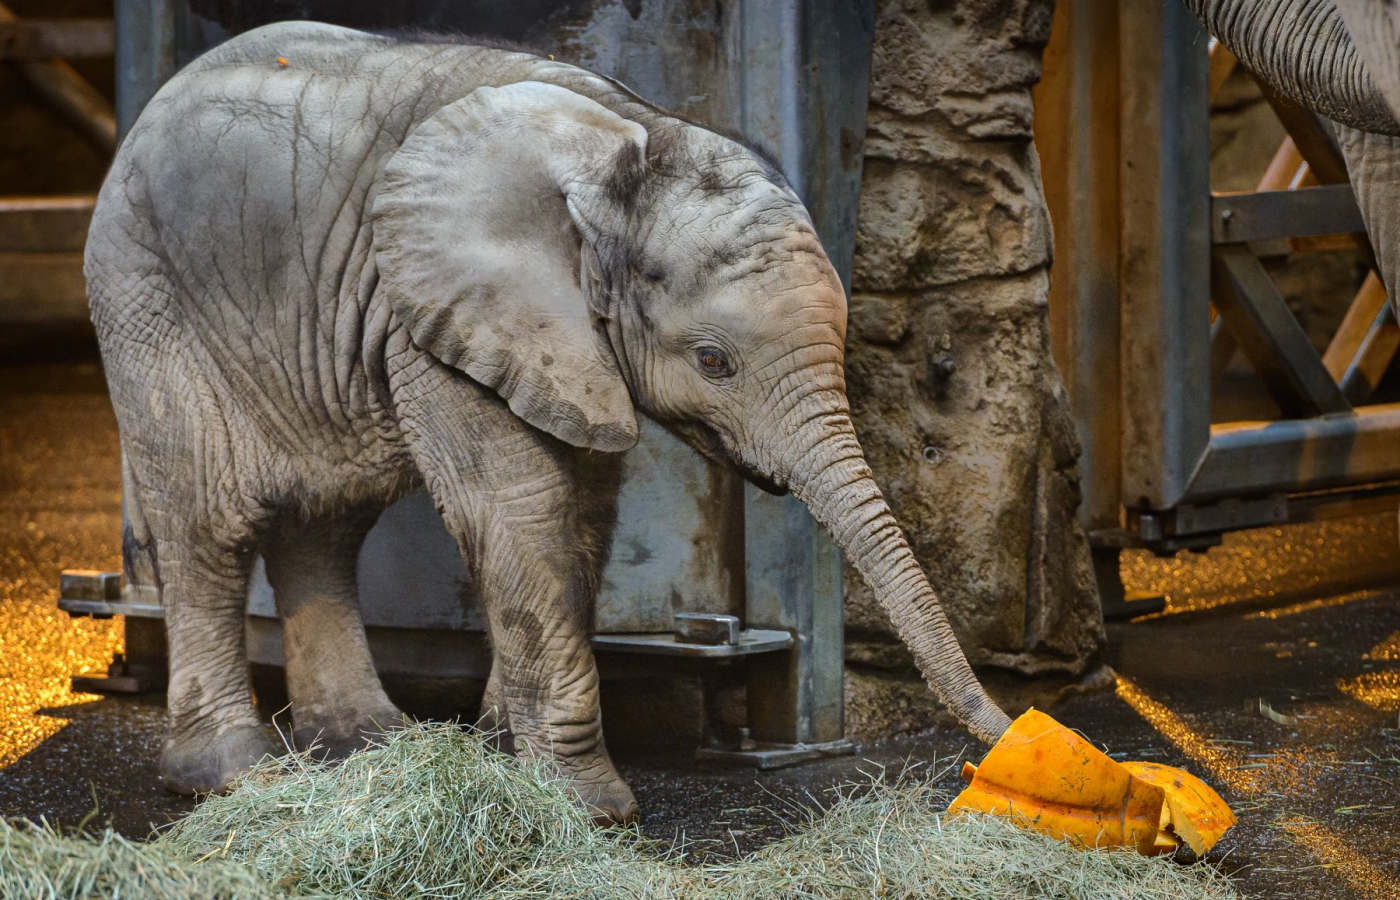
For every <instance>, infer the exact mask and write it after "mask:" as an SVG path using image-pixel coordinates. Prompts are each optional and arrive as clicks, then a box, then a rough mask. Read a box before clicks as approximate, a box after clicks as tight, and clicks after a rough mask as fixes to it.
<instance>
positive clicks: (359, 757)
mask: <svg viewBox="0 0 1400 900" xmlns="http://www.w3.org/2000/svg"><path fill="white" fill-rule="evenodd" d="M946 805H947V798H946V797H941V796H939V795H938V794H937V793H936V792H935V791H934V789H932V788H931V787H929V786H928V785H926V784H919V783H913V782H907V783H896V784H876V785H874V786H872V787H871V788H870V789H869V790H868V791H866V792H865V793H863V794H862V795H861V796H848V797H845V798H843V799H841V800H840V801H839V802H837V803H835V804H834V805H833V806H832V808H831V809H830V810H829V811H827V812H826V813H824V814H820V815H817V814H813V816H812V817H811V818H810V819H809V820H808V821H806V822H804V823H802V826H801V827H799V828H795V829H794V831H793V833H792V834H790V835H789V836H788V837H786V838H784V839H782V840H779V841H777V842H775V843H773V844H771V845H769V846H768V847H766V848H765V849H764V850H762V851H761V852H759V853H756V854H753V855H751V856H749V857H746V858H744V859H742V860H739V861H737V862H733V863H727V864H723V865H707V866H690V865H685V864H683V863H682V862H681V861H680V860H679V859H677V858H676V857H675V856H674V854H672V853H671V852H670V851H668V850H666V849H665V848H659V847H657V846H655V845H653V844H649V843H647V842H645V841H643V840H641V839H640V838H638V837H637V836H636V835H635V834H634V833H629V832H623V831H619V830H609V831H600V830H598V829H596V828H593V827H592V826H590V825H589V824H588V821H587V820H586V818H585V817H584V816H583V814H582V813H581V812H580V811H579V810H578V809H577V808H576V807H575V806H574V804H573V803H572V802H571V798H570V795H569V793H568V790H567V788H566V787H565V786H564V785H562V784H560V783H558V782H556V781H553V780H551V779H550V778H549V777H548V775H547V772H546V770H545V768H544V766H543V764H529V763H521V762H517V761H515V760H513V759H509V758H507V757H504V756H502V755H500V754H497V753H495V752H493V751H492V750H491V749H490V748H489V746H488V744H487V743H486V742H485V741H484V740H483V739H482V738H481V737H480V736H479V735H476V734H472V733H469V732H466V731H462V730H460V729H456V728H452V727H447V726H422V727H415V728H411V729H408V730H405V731H403V732H399V733H396V734H394V735H393V736H391V737H390V738H388V739H386V741H385V743H384V745H383V746H381V747H377V748H374V749H371V750H368V751H366V752H363V753H358V754H355V755H354V756H353V757H351V758H350V759H349V760H347V761H346V762H344V763H342V764H341V765H339V766H334V767H329V766H321V765H318V764H315V763H312V762H309V761H308V760H306V759H304V758H295V757H294V758H290V759H286V760H282V761H278V762H269V763H267V764H265V765H263V766H261V767H260V768H258V769H256V770H255V771H254V772H253V773H252V774H251V775H250V776H249V777H248V778H247V779H245V780H244V781H243V782H242V783H241V784H240V785H239V787H238V788H237V789H236V790H235V791H233V792H232V793H231V794H229V795H228V796H224V797H213V798H210V799H208V800H206V801H205V802H204V803H202V804H200V806H199V807H198V808H196V809H195V810H194V812H192V813H191V814H190V815H189V816H188V817H186V818H184V819H182V820H181V821H179V822H178V823H176V824H175V825H174V826H172V827H171V828H170V829H169V830H168V831H167V832H166V833H165V834H163V835H162V836H161V837H160V838H159V839H158V840H156V841H155V842H154V843H152V844H148V845H136V844H131V843H129V842H127V841H125V840H123V839H121V838H120V837H117V836H114V835H111V834H110V833H109V834H104V835H103V836H101V837H100V838H74V837H62V836H60V835H58V834H56V833H54V832H53V831H51V830H47V829H43V828H39V827H37V826H32V825H10V826H4V827H3V828H0V897H12V896H14V897H18V896H24V897H36V898H44V900H50V898H52V900H70V898H87V897H113V898H137V897H140V898H160V900H164V898H186V897H198V898H206V897H211V898H224V897H228V898H233V897H239V898H243V897H247V898H254V900H261V898H273V897H334V898H355V900H360V898H364V900H369V898H376V900H378V898H384V897H394V898H492V900H524V898H532V900H533V898H544V897H568V898H578V900H587V898H597V900H622V898H626V900H650V898H654V900H718V898H765V900H766V898H799V897H800V898H814V900H828V898H829V900H847V898H850V900H854V898H863V900H864V898H872V897H879V898H959V900H1022V898H1027V900H1029V898H1063V900H1090V898H1124V900H1126V898H1140V900H1169V898H1170V900H1175V898H1182V900H1185V898H1190V900H1227V898H1229V900H1235V898H1237V896H1238V895H1237V894H1236V892H1235V891H1234V889H1233V888H1232V887H1231V886H1230V884H1229V882H1228V881H1227V879H1226V878H1225V877H1224V876H1223V875H1221V874H1219V872H1217V871H1216V870H1215V869H1214V868H1211V867H1210V866H1206V865H1195V866H1190V867H1185V866H1181V865H1177V864H1174V863H1172V862H1170V861H1169V860H1167V859H1162V858H1158V859H1145V858H1143V857H1140V856H1138V855H1137V854H1135V853H1132V852H1126V851H1125V852H1105V851H1095V852H1086V851H1083V850H1078V849H1075V848H1073V847H1071V846H1069V845H1067V844H1064V843H1061V842H1058V841H1055V840H1051V839H1049V838H1046V837H1042V836H1040V835H1037V834H1033V833H1029V832H1026V831H1022V830H1020V829H1017V828H1015V827H1013V826H1012V825H1010V824H1009V823H1007V822H1004V821H1001V820H997V819H991V818H986V817H980V816H961V817H956V818H951V819H946V820H945V819H944V818H943V817H942V816H941V815H940V814H939V812H938V811H939V810H941V809H942V808H943V807H944V806H946Z"/></svg>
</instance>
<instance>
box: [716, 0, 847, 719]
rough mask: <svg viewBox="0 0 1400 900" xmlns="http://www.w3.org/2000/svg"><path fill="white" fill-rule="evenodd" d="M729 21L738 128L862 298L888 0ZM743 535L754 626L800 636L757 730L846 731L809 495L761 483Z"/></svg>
mask: <svg viewBox="0 0 1400 900" xmlns="http://www.w3.org/2000/svg"><path fill="white" fill-rule="evenodd" d="M728 24H729V27H728V34H727V35H726V43H727V44H728V47H727V49H728V55H729V57H730V58H731V59H736V60H738V61H739V67H738V71H737V72H735V73H734V76H735V77H736V78H737V85H736V96H737V97H738V103H737V105H736V111H737V117H736V118H737V121H735V122H734V123H733V124H734V125H735V126H736V127H737V128H738V130H739V131H740V132H741V133H742V134H743V135H744V136H745V137H747V138H748V139H750V140H752V141H754V142H756V143H758V144H760V145H762V146H763V147H765V148H767V149H768V150H769V151H770V152H772V153H773V154H774V155H775V157H776V158H777V160H778V163H779V165H780V166H781V167H782V169H783V174H784V175H786V176H787V178H788V181H789V182H791V184H792V186H793V188H794V189H795V190H796V191H797V193H798V195H799V196H800V197H802V199H803V201H804V202H805V203H806V204H807V207H808V210H809V211H810V212H811V214H812V222H813V224H814V225H815V226H816V229H817V234H818V235H820V237H821V239H822V244H823V245H824V246H825V248H826V251H827V254H828V255H829V256H830V257H831V260H832V263H833V264H834V265H835V266H836V269H837V272H838V273H839V274H840V276H841V281H842V284H844V285H845V287H846V290H847V291H848V292H849V291H850V287H851V264H852V256H853V253H854V248H855V221H856V206H857V203H858V201H859V198H860V176H861V163H862V147H863V145H864V140H865V110H866V104H867V103H868V102H869V80H870V54H871V47H872V38H873V34H874V28H875V4H874V2H873V0H764V2H744V3H740V4H738V6H737V8H736V9H735V10H734V12H733V15H732V17H731V20H730V22H729V23H728ZM744 535H745V538H744V554H745V562H746V568H747V572H748V575H747V582H746V609H747V616H746V621H745V625H746V626H747V627H749V628H765V629H779V630H785V631H791V632H792V633H793V634H794V635H795V636H796V638H797V646H796V648H795V649H794V651H793V652H792V653H790V654H788V655H787V657H786V658H775V659H762V660H755V662H754V664H752V665H751V666H750V670H749V671H750V674H749V681H748V684H749V720H750V722H751V723H752V726H753V729H754V738H755V739H757V740H758V741H760V742H772V743H783V744H793V743H817V742H826V741H832V740H836V739H839V738H841V737H842V734H843V730H844V723H843V718H844V710H843V708H842V696H843V690H844V684H843V675H844V650H843V648H844V642H843V613H842V598H843V593H844V591H843V583H842V581H843V565H842V560H841V554H840V552H839V551H838V550H837V549H836V547H835V546H834V545H833V544H832V543H831V539H830V537H828V535H827V534H826V532H825V530H823V529H822V528H821V526H820V525H818V524H817V523H816V521H815V520H814V519H813V518H812V516H811V514H810V513H808V512H807V509H806V507H804V506H803V505H802V504H801V503H800V502H799V501H797V500H796V499H794V498H792V497H772V496H769V495H767V494H764V493H763V492H762V491H759V490H758V489H757V488H754V487H752V486H747V487H746V488H745V494H744Z"/></svg>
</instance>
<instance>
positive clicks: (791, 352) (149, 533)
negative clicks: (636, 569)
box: [86, 23, 1007, 822]
mask: <svg viewBox="0 0 1400 900" xmlns="http://www.w3.org/2000/svg"><path fill="white" fill-rule="evenodd" d="M86 272H87V278H88V290H89V294H90V297H91V302H92V315H93V320H94V321H95V323H96V325H97V331H98V335H99V337H100V339H101V344H102V356H103V360H104V363H105V365H106V370H107V377H108V379H109V381H110V385H111V392H112V400H113V403H114V404H115V406H116V412H117V417H118V420H119V422H120V426H121V440H122V449H123V454H124V455H123V458H124V467H125V471H124V473H123V475H124V478H125V484H126V499H127V503H128V507H127V508H128V512H129V518H130V523H131V527H130V533H129V535H128V539H127V542H126V544H127V546H126V550H127V553H128V558H129V559H131V560H139V561H140V562H141V564H142V565H148V566H149V569H150V571H152V572H153V573H154V575H153V577H154V579H155V581H156V583H157V584H158V586H159V588H160V591H161V597H162V602H163V604H164V606H165V621H166V628H167V634H168V637H169V648H170V686H169V734H168V737H167V740H166V743H165V748H164V753H163V755H162V757H161V775H162V778H163V779H164V782H165V784H166V786H167V787H168V788H170V789H171V790H174V791H178V792H203V791H217V790H220V789H222V788H224V787H226V786H227V785H228V784H229V782H230V780H231V779H233V778H235V777H236V776H238V775H239V773H240V772H241V771H243V770H244V769H246V768H247V767H248V766H249V765H250V764H251V763H253V762H254V761H256V760H257V759H258V758H260V757H261V756H262V755H263V754H265V753H269V752H272V751H274V750H275V749H276V746H277V745H276V744H274V743H273V740H272V735H271V732H270V731H269V730H268V729H267V728H266V726H264V725H263V724H262V723H261V721H260V719H259V718H258V717H257V715H256V713H255V710H254V708H253V706H252V704H251V702H250V691H249V681H248V672H247V659H246V655H245V648H244V641H243V619H244V608H245V597H246V594H247V588H248V579H249V571H250V568H251V566H252V564H253V560H254V557H255V555H256V554H257V553H259V552H260V553H262V554H263V556H264V557H265V559H266V561H267V572H268V578H269V580H270V581H271V583H272V586H273V589H274V591H275V593H276V597H277V607H278V611H279V613H280V615H281V617H282V619H283V621H284V627H285V635H286V637H285V641H286V648H285V649H286V657H287V679H288V685H289V690H290V695H291V703H292V716H293V722H294V731H295V734H296V737H297V740H298V741H307V740H310V739H312V738H319V740H320V741H321V743H322V745H323V747H324V749H325V750H326V752H327V753H328V754H330V755H338V754H344V753H348V752H349V751H350V750H352V749H354V748H356V747H359V746H362V745H363V744H364V743H365V742H366V741H367V740H369V739H372V737H373V736H374V735H375V734H376V733H378V732H379V731H380V730H381V729H385V728H388V727H390V726H393V725H394V724H395V723H399V722H401V721H402V714H401V713H400V712H399V711H398V710H397V709H395V708H394V706H393V705H392V704H391V703H390V702H389V700H388V698H387V697H386V696H385V694H384V691H383V689H382V688H381V686H380V684H379V681H378V678H377V676H376V674H375V671H374V667H373V664H372V661H371V659H370V655H369V652H368V650H367V646H366V642H365V634H364V628H363V625H362V623H361V621H360V618H359V612H358V609H357V603H358V601H357V597H356V589H355V561H356V554H357V551H358V548H359V546H360V543H361V540H362V539H363V538H364V536H365V533H366V531H367V530H368V529H369V528H370V526H371V525H372V524H373V523H374V521H375V518H376V516H377V515H378V514H379V512H380V511H381V510H383V509H384V508H385V507H386V506H387V505H388V504H389V503H391V502H392V501H394V500H395V499H396V498H397V497H400V496H401V495H403V494H404V493H406V492H408V491H412V490H416V489H422V488H425V489H426V490H427V491H428V492H429V493H430V494H431V495H432V497H433V498H434V500H435V502H436V504H437V508H438V510H439V511H440V512H441V514H442V517H443V519H444V520H445V522H446V524H447V528H448V530H449V531H450V532H451V533H452V535H453V536H454V537H455V538H456V540H457V543H458V545H459V546H460V548H461V551H462V555H463V557H464V559H465V560H466V562H467V565H468V566H469V568H470V571H471V572H472V575H473V578H474V581H475V584H476V585H478V586H479V590H480V594H481V600H482V603H483V605H484V608H485V610H486V615H487V618H488V620H489V623H490V632H491V640H492V644H493V647H494V652H495V666H494V674H493V678H492V684H491V685H490V693H489V696H490V697H493V698H496V699H497V701H498V702H499V703H500V705H501V706H502V707H503V709H504V712H505V714H506V716H507V717H508V722H509V727H510V729H511V731H512V733H513V735H514V738H515V743H516V745H517V747H519V748H522V749H528V750H530V751H533V752H535V753H541V754H548V755H550V756H552V758H553V759H554V760H555V761H556V764H557V766H558V769H559V770H560V772H561V773H562V774H563V775H564V776H565V777H567V778H568V779H570V780H571V781H572V783H573V784H574V785H575V787H576V789H577V791H578V794H579V797H580V799H581V801H582V802H583V803H585V804H586V805H587V806H588V807H589V808H590V810H591V811H592V812H593V813H594V815H595V816H596V817H597V819H598V820H599V821H617V822H626V821H630V820H633V819H634V818H635V817H636V815H637V806H636V803H635V802H634V800H633V799H632V794H631V791H630V790H629V789H628V787H627V785H626V784H625V783H624V782H623V781H622V779H621V778H620V777H619V776H618V774H617V771H616V770H615V769H614V767H613V764H612V761H611V760H610V759H609V758H608V753H607V750H606V749H605V748H604V745H603V734H602V729H601V726H600V717H599V705H598V673H597V668H596V666H595V664H594V659H593V655H592V653H591V651H590V649H589V635H588V631H589V626H590V620H591V615H592V604H593V601H594V598H595V595H596V592H597V589H598V580H599V571H600V568H601V566H602V564H603V561H604V557H605V554H606V550H607V548H608V546H609V537H610V531H611V528H612V526H613V520H614V517H615V509H616V495H617V491H618V483H619V459H620V454H621V453H622V451H625V450H627V449H628V448H629V447H631V446H632V445H633V444H634V443H635V442H636V440H637V417H638V415H639V414H642V415H646V416H649V417H651V418H652V419H654V420H655V421H657V422H659V423H662V424H663V425H664V426H665V427H666V428H668V429H670V430H671V431H672V432H674V433H675V434H676V435H678V436H679V437H680V438H681V439H682V440H684V441H686V442H687V443H688V444H690V445H691V446H692V447H694V448H695V449H696V450H698V451H699V452H701V453H703V454H705V455H706V456H708V457H709V458H711V459H713V460H716V461H719V462H721V463H724V464H727V465H731V466H734V467H736V468H737V469H739V470H740V471H741V472H742V473H743V474H744V475H745V476H747V477H748V478H749V479H751V480H752V481H754V482H755V483H756V484H759V485H761V486H763V487H765V488H767V489H769V490H771V491H775V492H782V491H789V490H790V491H792V493H793V494H794V495H795V496H797V497H798V498H800V499H801V500H802V501H803V502H805V503H806V504H807V505H808V507H809V508H810V509H811V511H812V513H813V514H814V515H815V517H816V518H817V519H818V520H819V521H820V522H821V523H823V525H824V526H825V527H826V528H828V529H829V530H830V531H831V533H832V534H833V536H834V538H835V540H836V541H837V543H838V544H839V545H840V546H841V547H842V548H843V549H844V550H845V551H846V553H847V555H848V557H849V559H851V560H852V561H853V562H854V564H855V565H856V566H857V567H858V568H859V570H860V572H861V573H862V575H863V576H864V577H865V578H866V579H867V581H869V582H870V584H871V585H872V586H873V588H874V590H875V591H876V593H877V594H878V596H879V598H880V600H881V602H882V603H883V604H884V605H885V608H886V609H887V610H888V611H889V614H890V616H891V618H892V619H893V621H894V622H895V623H896V625H897V626H898V628H899V631H900V634H901V635H902V636H903V637H904V639H905V640H906V641H907V642H908V644H909V645H910V647H911V648H912V649H913V651H914V655H915V657H916V659H917V660H918V663H919V665H920V667H921V668H922V670H923V672H924V674H925V676H926V677H927V678H928V680H929V682H930V684H931V685H932V687H933V689H934V690H935V691H937V693H938V694H939V696H940V697H942V698H943V700H944V701H945V702H946V703H947V705H948V706H949V707H950V708H951V709H952V710H953V711H954V712H955V713H956V714H957V715H958V716H959V717H960V718H961V719H962V721H964V722H965V723H966V724H967V725H968V726H969V727H970V728H971V729H972V731H973V732H974V733H975V734H977V735H978V736H979V737H983V738H984V739H995V738H996V736H997V735H999V734H1000V733H1001V731H1002V730H1003V728H1004V727H1005V726H1006V724H1007V719H1006V717H1005V715H1004V714H1003V713H1002V711H1001V710H999V709H998V708H997V707H996V706H995V705H994V704H993V703H992V702H991V701H990V700H989V699H988V697H987V695H986V694H985V693H984V692H983V690H982V688H981V686H980V685H979V684H978V682H977V680H976V678H975V677H974V676H973V674H972V671H971V670H970V668H969V667H968V665H967V661H966V659H965V658H964V657H963V655H962V652H961V650H960V649H959V647H958V644H957V641H956V639H955V638H954V636H953V634H952V632H951V631H950V630H949V627H948V624H947V621H946V619H945V618H944V615H943V611H942V610H941V608H940V607H939V605H938V602H937V600H936V598H935V597H934V594H933V591H932V589H931V588H930V587H929V584H928V582H927V580H926V578H925V577H924V575H923V573H922V572H921V570H920V568H919V566H918V564H917V563H916V562H915V560H914V558H913V556H912V555H911V554H910V551H909V548H908V546H907V544H906V543H905V539H904V536H903V534H902V533H901V531H900V530H899V527H898V526H897V525H896V524H895V521H894V519H893V518H892V517H891V516H890V512H889V510H888V508H887V507H886V504H885V501H884V499H883V498H882V497H881V494H880V491H879V489H878V488H877V487H876V485H875V483H874V481H873V480H872V479H871V474H870V469H869V468H868V467H867V466H866V463H865V459H864V458H863V456H862V454H861V448H860V445H859V444H858V443H857V442H856V437H855V432H854V431H853V429H852V427H851V420H850V417H849V414H848V408H847V402H846V396H845V383H844V379H843V376H842V345H843V342H844V340H845V332H846V302H845V297H844V295H843V293H842V288H841V284H840V281H839V280H838V279H837V276H836V274H835V272H834V271H833V270H832V267H831V264H830V263H829V262H828V260H827V258H826V255H825V253H824V252H823V251H822V246H821V243H820V242H819V241H818V239H817V236H816V234H815V232H814V231H813V228H812V223H811V221H810V219H809V217H808V215H807V212H806V210H805V209H804V208H803V206H802V204H801V202H800V201H799V200H798V199H797V197H796V196H795V195H794V194H793V191H792V189H791V188H790V187H789V186H788V184H787V183H786V182H785V181H784V179H783V177H782V176H781V174H779V172H778V171H777V170H776V169H775V168H774V167H773V165H772V164H770V163H768V162H766V161H765V160H764V159H763V158H762V157H760V156H758V155H756V154H754V153H753V152H751V151H750V150H748V149H746V148H745V147H743V146H741V145H740V144H738V143H736V142H734V141H733V140H730V139H728V138H725V137H722V136H720V135H718V134H715V133H714V132H711V131H708V130H706V129H704V128H702V127H699V126H697V125H694V124H692V123H690V122H686V121H683V120H680V119H677V118H676V117H674V116H672V115H669V114H668V113H666V112H665V111H664V110H660V109H658V108H656V107H654V106H651V105H649V104H647V103H646V102H644V101H642V100H640V99H638V98H637V97H636V96H635V95H633V94H631V93H629V92H628V91H627V90H626V89H624V88H622V87H620V86H619V85H618V84H616V83H615V82H612V81H609V80H607V79H605V78H601V77H598V76H596V75H593V74H591V73H589V72H586V71H583V70H581V69H577V68H574V67H572V66H567V65H564V64H562V63H556V62H553V61H550V60H546V59H541V58H538V57H534V56H531V55H528V54H525V53H516V52H508V51H504V50H500V49H495V48H488V47H481V46H468V45H462V44H446V43H440V44H433V43H424V42H404V41H399V40H394V39H390V38H385V37H378V36H374V35H369V34H363V33H359V32H355V31H350V30H346V29H342V28H336V27H331V26H327V25H320V24H311V23H284V24H279V25H272V26H268V27H265V28H261V29H259V30H256V31H253V32H250V33H248V34H245V35H243V36H241V37H239V38H236V39H234V40H232V41H230V42H228V43H227V44H224V45H223V46H221V47H219V48H218V49H216V50H214V51H213V52H211V53H209V54H207V55H205V56H204V57H202V58H200V59H199V60H197V61H196V62H194V63H193V64H192V65H190V66H189V67H188V68H186V69H185V70H184V71H183V72H181V73H180V74H179V75H178V76H177V77H175V78H174V79H172V80H171V81H170V83H169V84H167V85H166V86H165V87H164V88H163V89H162V90H161V91H160V93H159V94H157V95H156V97H155V99H154V100H152V101H151V103H150V105H149V106H148V107H147V108H146V111H145V112H144V113H143V114H142V116H141V118H140V120H139V121H138V122H137V123H136V125H135V127H134V128H133V129H132V131H131V133H130V135H129V136H128V137H127V138H126V141H125V142H124V143H123V145H122V147H121V150H120V152H119V153H118V154H117V158H116V161H115V162H114V163H113V166H112V171H111V173H110V174H109V175H108V177H107V181H106V184H105V185H104V186H103V189H102V193H101V196H100V198H99V200H98V204H97V211H96V214H95V216H94V218H93V223H92V232H91V235H90V237H89V240H88V245H87V262H86Z"/></svg>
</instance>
